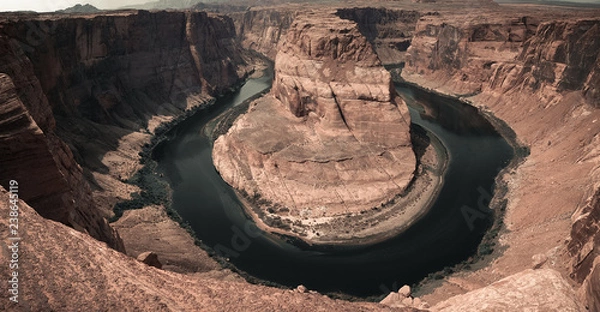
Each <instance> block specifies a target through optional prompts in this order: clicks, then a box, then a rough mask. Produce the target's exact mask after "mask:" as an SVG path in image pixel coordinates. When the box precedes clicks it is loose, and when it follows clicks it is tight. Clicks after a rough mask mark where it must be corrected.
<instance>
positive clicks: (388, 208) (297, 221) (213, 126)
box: [204, 105, 449, 246]
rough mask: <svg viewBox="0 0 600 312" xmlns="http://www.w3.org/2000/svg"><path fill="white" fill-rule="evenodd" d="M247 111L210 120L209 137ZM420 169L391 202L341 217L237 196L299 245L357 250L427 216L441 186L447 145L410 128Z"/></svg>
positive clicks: (271, 229)
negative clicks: (295, 210) (298, 211)
mask: <svg viewBox="0 0 600 312" xmlns="http://www.w3.org/2000/svg"><path fill="white" fill-rule="evenodd" d="M246 110H247V106H242V105H240V106H236V107H234V108H232V109H230V110H228V111H227V112H224V113H223V114H221V115H220V116H219V117H217V118H216V119H214V120H212V121H211V122H209V123H208V124H207V126H206V127H205V130H204V131H205V134H206V135H207V136H209V137H211V138H212V140H215V139H216V138H217V137H218V136H219V135H220V134H224V133H226V132H227V130H228V129H229V127H231V125H232V124H233V121H235V119H236V118H237V117H238V116H240V115H241V114H243V113H245V111H246ZM411 137H412V141H413V142H417V143H418V146H414V151H415V153H416V154H417V155H416V156H417V157H418V160H417V168H416V170H415V172H414V177H413V179H412V181H411V182H410V184H409V186H408V187H407V188H406V189H405V190H404V191H403V192H402V193H401V194H396V195H395V196H394V197H393V199H392V200H390V201H389V202H387V203H385V204H383V205H381V206H379V207H373V208H371V209H370V210H363V211H360V212H357V213H339V214H336V215H333V216H329V215H327V216H325V215H323V216H320V215H317V216H315V215H314V214H301V215H292V214H290V213H288V211H287V210H285V209H275V208H274V206H273V204H272V203H270V202H268V201H266V200H264V199H262V198H261V197H260V196H253V197H250V196H248V195H247V194H245V192H243V191H242V192H240V191H239V190H238V191H237V192H236V194H237V196H238V199H239V200H240V202H241V203H242V205H243V207H244V212H245V213H246V215H247V216H248V217H249V218H251V219H252V220H253V221H254V222H255V223H256V224H257V226H258V227H259V228H260V229H261V230H263V231H265V232H268V233H272V234H276V235H279V236H281V237H282V238H283V239H286V240H288V241H292V242H296V243H297V244H300V245H312V246H359V245H363V246H364V245H370V244H375V243H379V242H382V241H385V240H387V239H389V238H392V237H395V236H397V235H399V234H401V233H402V232H404V231H405V230H406V229H408V228H409V227H410V226H411V225H412V224H414V223H415V222H416V221H418V220H419V219H420V218H421V217H423V216H424V215H426V214H427V212H428V211H429V209H430V208H431V206H432V204H433V202H435V199H436V198H437V195H438V194H439V191H440V189H441V187H442V185H443V175H444V172H445V169H446V167H447V164H448V161H449V159H448V153H447V150H446V148H445V146H444V145H443V144H442V143H441V141H440V140H438V139H437V138H436V137H435V135H434V134H433V133H431V132H428V131H426V130H425V129H423V128H421V127H419V126H416V125H413V127H412V129H411Z"/></svg>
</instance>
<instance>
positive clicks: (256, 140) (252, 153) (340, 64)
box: [213, 14, 415, 222]
mask: <svg viewBox="0 0 600 312" xmlns="http://www.w3.org/2000/svg"><path fill="white" fill-rule="evenodd" d="M317 21H318V22H317ZM275 64H276V65H275V81H274V83H273V88H272V92H271V94H270V95H269V96H267V97H266V98H263V99H261V100H258V101H257V102H256V103H255V104H253V105H252V106H251V108H250V109H249V111H248V113H247V114H245V115H243V116H242V117H240V118H239V119H238V120H237V121H236V122H235V124H234V125H233V126H232V128H231V129H230V131H229V132H228V133H227V134H226V135H224V136H222V137H220V138H219V139H217V141H216V142H215V147H214V150H213V159H214V163H215V166H216V168H217V170H218V171H219V172H220V173H221V175H222V176H223V178H224V180H225V181H227V182H228V183H229V184H231V185H232V186H233V187H235V188H236V189H238V190H240V191H242V192H243V193H246V194H248V195H249V197H260V198H262V199H263V200H266V203H267V204H266V205H263V208H262V209H264V210H265V211H264V212H263V213H268V212H270V211H272V210H273V209H275V210H278V211H283V212H284V214H285V215H289V216H291V217H292V218H297V221H298V222H302V221H301V220H302V217H303V216H304V217H312V218H321V217H326V218H329V217H332V216H340V215H349V214H354V213H359V212H360V211H365V210H370V209H373V208H375V207H379V206H381V205H384V204H386V203H387V202H389V201H390V200H392V199H393V198H394V196H396V195H398V194H399V193H401V192H403V191H404V189H405V188H406V187H407V186H408V184H409V183H410V181H411V179H412V177H413V172H414V170H415V156H414V152H413V151H412V148H411V142H410V136H409V124H410V116H409V114H408V108H407V107H406V104H405V103H404V102H403V101H402V100H400V99H399V98H398V97H397V96H396V94H395V91H394V89H393V86H392V84H391V78H390V74H389V73H388V72H387V71H386V70H385V69H384V68H383V67H382V66H381V63H380V61H379V59H378V58H377V56H376V55H375V53H374V52H373V48H372V46H371V45H370V44H369V42H368V41H367V40H366V38H365V37H364V36H362V35H361V34H360V32H359V31H358V28H357V26H356V24H355V23H354V22H351V21H348V20H343V19H340V18H338V17H336V16H334V15H331V14H314V15H313V14H307V15H306V16H302V17H297V18H296V19H295V21H294V23H293V25H292V26H291V28H290V30H289V31H288V33H287V37H286V40H285V41H284V42H283V43H281V44H280V48H279V52H278V54H277V58H276V60H275ZM268 218H269V217H267V219H268ZM275 218H276V217H275ZM267 222H268V221H267Z"/></svg>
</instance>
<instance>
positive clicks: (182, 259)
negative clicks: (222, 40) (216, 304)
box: [110, 67, 264, 279]
mask: <svg viewBox="0 0 600 312" xmlns="http://www.w3.org/2000/svg"><path fill="white" fill-rule="evenodd" d="M258 70H259V71H262V70H264V68H262V67H258ZM258 75H260V73H257V72H256V71H255V70H252V71H250V72H249V73H248V74H247V75H246V76H245V77H243V79H241V80H240V81H239V83H238V84H236V85H235V86H232V87H231V88H230V89H228V91H227V92H226V93H224V94H222V95H220V96H219V97H223V96H226V95H227V94H232V93H234V92H236V91H237V90H239V89H240V88H242V87H243V86H244V84H245V83H246V81H247V79H248V77H251V76H252V77H256V76H258ZM219 97H217V98H214V97H207V98H206V99H204V100H203V101H202V102H201V103H199V104H198V105H195V106H193V107H189V108H188V109H187V110H185V111H184V112H182V113H181V114H180V115H177V116H156V117H155V118H153V119H152V121H151V122H149V124H148V129H147V131H148V133H152V134H153V135H152V136H150V135H148V136H147V138H146V139H145V140H144V141H145V142H143V143H140V144H139V150H138V151H135V152H132V153H134V154H137V155H135V156H137V157H133V156H132V157H130V161H131V162H132V163H133V162H135V168H137V170H134V171H130V172H128V173H120V174H119V178H120V180H121V183H122V184H123V185H126V186H128V189H129V190H130V192H131V195H130V194H129V193H127V196H123V197H122V198H125V200H121V201H118V202H117V203H116V204H114V206H113V209H112V211H113V215H112V217H111V219H110V221H111V223H112V226H113V227H114V228H115V229H117V231H118V232H119V233H120V236H121V238H122V240H123V241H124V244H125V246H126V250H127V254H128V255H129V256H131V257H134V258H136V257H137V256H138V255H139V254H141V253H143V252H146V251H152V252H155V253H156V254H158V256H159V260H160V261H161V262H162V263H163V268H164V269H165V270H170V271H174V272H179V273H194V272H209V271H214V270H222V269H224V268H228V266H227V265H223V264H226V262H225V261H220V260H219V259H217V258H215V257H214V255H213V254H214V252H211V249H210V248H209V247H208V246H206V245H205V244H204V243H203V242H202V241H201V240H200V239H198V237H197V236H196V235H195V233H194V231H193V229H192V228H191V227H190V226H189V224H188V223H187V222H186V220H183V219H182V218H181V216H179V214H178V213H177V211H175V210H174V209H172V207H171V196H172V190H171V188H170V186H169V184H168V183H167V181H166V180H165V179H164V178H163V177H162V175H160V174H158V173H157V163H156V162H155V161H154V160H153V159H152V153H153V151H154V149H155V148H156V147H157V146H159V145H161V144H162V143H163V142H164V141H166V140H168V139H170V138H172V137H173V135H174V133H173V130H174V129H176V128H177V127H178V126H179V125H180V124H182V123H183V122H184V121H185V120H188V119H189V118H191V117H192V116H196V115H198V114H204V113H205V112H207V111H209V110H212V109H214V108H215V107H214V105H215V103H216V101H217V100H218V98H219ZM133 166H134V164H132V165H130V166H129V167H133ZM235 276H236V275H234V274H232V273H231V272H230V271H229V270H226V271H225V273H224V274H221V277H222V278H229V279H233V278H235ZM238 278H239V277H238Z"/></svg>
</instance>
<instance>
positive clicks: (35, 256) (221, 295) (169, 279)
mask: <svg viewBox="0 0 600 312" xmlns="http://www.w3.org/2000/svg"><path fill="white" fill-rule="evenodd" d="M17 205H18V207H19V213H20V214H19V225H20V227H19V237H20V238H21V241H20V243H21V244H20V246H19V250H18V254H19V262H18V263H19V268H18V277H19V296H18V298H17V299H18V301H19V302H18V303H14V302H12V301H10V300H9V295H10V294H9V292H8V291H2V292H1V294H0V310H2V311H67V312H68V311H197V310H199V309H200V310H202V311H261V312H262V311H307V310H309V311H414V310H412V309H400V310H398V309H397V310H393V309H391V308H387V307H385V306H382V305H378V304H375V303H364V302H354V303H353V302H347V301H341V300H333V299H330V298H327V297H325V296H323V295H320V294H309V293H308V294H300V293H296V292H294V291H292V290H283V289H275V288H268V287H265V286H259V285H251V284H248V283H246V282H240V281H228V280H221V279H216V278H213V277H210V276H207V275H201V274H196V275H183V274H178V273H174V272H169V271H164V270H159V269H156V268H153V267H150V266H148V265H146V264H144V263H142V262H140V261H137V260H135V259H133V258H130V257H127V256H126V255H124V254H122V253H120V252H117V251H114V250H112V249H109V248H107V247H106V245H105V244H103V243H100V242H98V241H97V240H95V239H93V238H91V237H90V236H89V235H87V234H84V233H81V232H78V231H75V230H73V229H71V228H68V227H66V226H64V225H63V224H60V223H57V222H54V221H51V220H47V219H45V218H43V217H41V216H40V215H39V214H37V213H36V212H35V211H34V210H33V209H32V208H31V207H29V206H28V205H27V204H26V203H25V202H23V201H19V202H18V203H17ZM9 209H10V208H9V194H8V193H7V192H6V190H5V189H4V188H3V187H0V213H1V214H2V215H8V213H9ZM41 229H43V230H41ZM0 233H1V234H0V238H1V239H2V242H3V243H5V244H10V242H12V241H10V240H9V239H8V237H9V236H8V233H9V221H8V218H1V219H0ZM1 255H2V257H1V259H2V260H3V262H5V263H8V261H9V260H8V259H9V257H12V254H11V253H8V249H7V248H3V252H2V253H1ZM0 274H2V276H11V274H12V272H11V271H10V270H9V266H8V265H2V266H0ZM7 285H8V284H7Z"/></svg>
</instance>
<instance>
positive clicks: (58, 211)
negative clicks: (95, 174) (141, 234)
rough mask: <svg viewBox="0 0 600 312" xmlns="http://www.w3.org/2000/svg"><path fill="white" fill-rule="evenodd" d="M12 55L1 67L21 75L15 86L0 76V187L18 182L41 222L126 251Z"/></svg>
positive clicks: (24, 67) (26, 70)
mask: <svg viewBox="0 0 600 312" xmlns="http://www.w3.org/2000/svg"><path fill="white" fill-rule="evenodd" d="M13 56H14V55H13V54H11V53H10V51H8V50H4V51H3V57H2V58H3V60H2V61H3V62H0V64H1V65H0V66H2V67H4V68H3V69H4V70H3V71H8V70H7V69H15V70H17V69H18V70H19V75H18V80H17V84H18V86H17V85H16V84H15V82H14V81H13V80H12V79H11V77H10V76H8V75H7V74H0V164H2V165H1V166H0V185H2V186H5V187H8V185H9V183H10V181H11V180H15V181H17V182H18V184H19V196H20V197H21V198H23V199H26V200H29V201H30V202H31V203H32V205H35V207H36V208H37V211H38V212H39V213H40V214H41V215H43V216H44V217H46V218H49V219H52V220H55V221H59V222H62V223H64V224H67V225H69V226H71V227H73V228H75V229H77V230H79V231H82V232H85V233H88V234H90V235H91V236H92V237H94V238H96V239H99V240H101V241H104V242H106V243H107V244H108V245H109V246H111V247H113V248H115V249H116V250H119V251H124V246H123V242H122V241H121V238H120V237H119V235H118V233H117V232H116V231H115V230H113V229H112V228H111V227H110V226H109V225H108V222H107V221H106V219H105V218H103V215H102V214H101V212H100V211H99V210H98V209H97V208H96V207H95V206H94V204H93V200H92V194H91V190H90V188H89V186H88V184H87V182H86V181H85V179H84V177H83V172H82V169H81V167H80V166H79V165H78V164H77V163H76V162H75V160H74V159H73V154H72V153H71V151H70V149H69V148H68V147H67V146H66V145H65V144H64V143H63V142H62V141H61V140H60V139H59V138H58V137H57V136H56V134H55V133H54V127H55V125H54V118H53V117H52V115H51V114H49V113H48V112H49V109H48V107H49V105H48V102H47V101H46V98H45V96H43V94H41V92H40V90H39V82H38V81H37V79H36V78H35V76H34V75H33V72H32V70H31V66H30V65H29V64H28V63H27V62H25V61H23V60H20V59H18V58H14V57H13ZM11 57H13V58H11ZM9 58H11V62H7V61H8V60H7V59H9ZM7 66H8V67H12V68H8V67H7ZM28 90H29V91H31V93H27V91H28ZM36 95H37V96H36ZM25 101H26V102H25ZM25 103H27V104H25ZM36 117H37V120H36ZM38 120H39V124H38V122H37V121H38ZM42 127H43V128H42Z"/></svg>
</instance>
